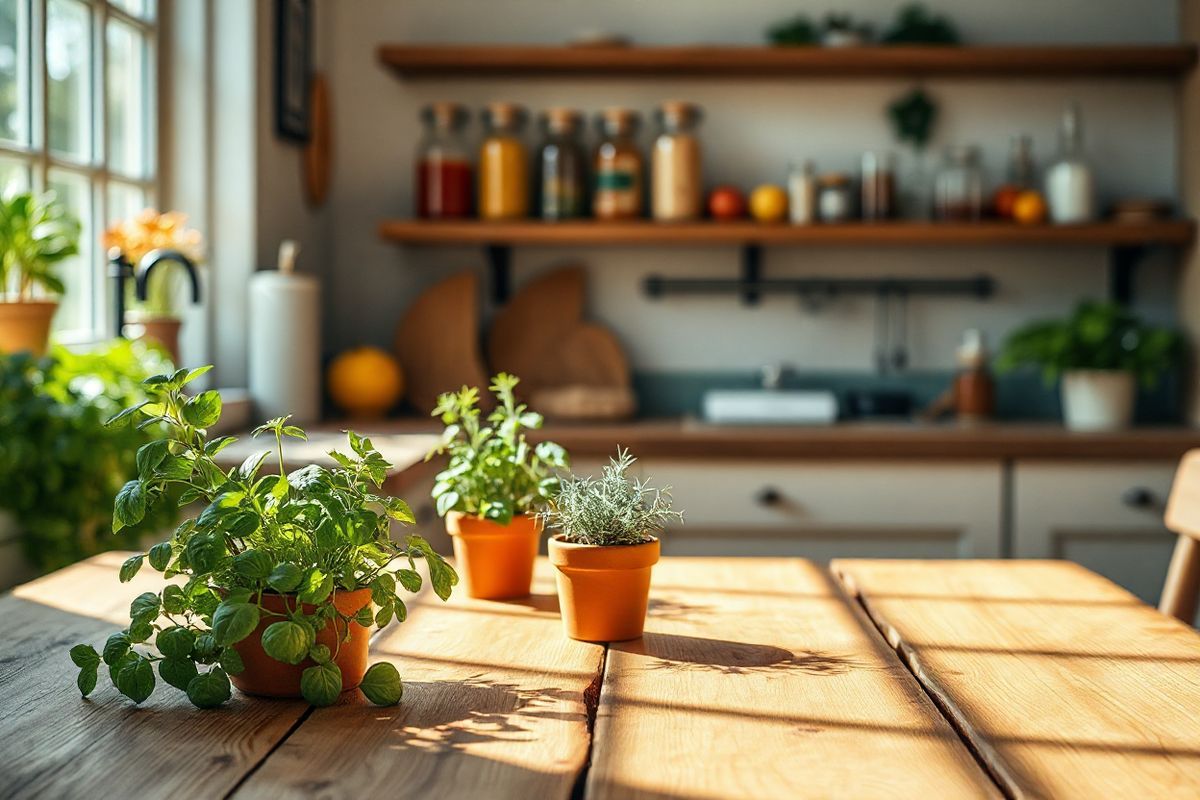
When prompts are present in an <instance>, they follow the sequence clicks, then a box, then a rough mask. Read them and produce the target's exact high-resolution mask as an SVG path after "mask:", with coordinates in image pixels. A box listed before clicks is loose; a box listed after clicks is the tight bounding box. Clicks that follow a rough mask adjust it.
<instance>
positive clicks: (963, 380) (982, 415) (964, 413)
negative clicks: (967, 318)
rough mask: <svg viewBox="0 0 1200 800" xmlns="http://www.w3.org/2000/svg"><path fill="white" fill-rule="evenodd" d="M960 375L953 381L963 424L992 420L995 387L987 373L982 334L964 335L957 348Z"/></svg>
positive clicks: (958, 414) (986, 355) (978, 331)
mask: <svg viewBox="0 0 1200 800" xmlns="http://www.w3.org/2000/svg"><path fill="white" fill-rule="evenodd" d="M957 356H958V374H957V375H956V376H955V377H954V410H955V413H956V414H957V416H958V419H959V420H960V421H962V422H978V421H980V420H985V419H990V418H991V417H992V415H993V414H995V412H996V386H995V383H994V381H993V380H992V375H991V373H990V372H989V371H988V352H987V342H986V340H985V339H984V336H983V331H980V330H976V329H974V328H972V329H971V330H968V331H966V332H964V333H963V340H962V344H960V345H959V346H958V354H957Z"/></svg>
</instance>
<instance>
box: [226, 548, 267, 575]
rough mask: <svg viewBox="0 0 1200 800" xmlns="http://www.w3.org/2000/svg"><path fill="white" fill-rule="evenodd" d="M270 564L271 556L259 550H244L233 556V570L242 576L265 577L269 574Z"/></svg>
mask: <svg viewBox="0 0 1200 800" xmlns="http://www.w3.org/2000/svg"><path fill="white" fill-rule="evenodd" d="M271 566H272V560H271V557H270V556H269V555H267V554H266V553H264V552H262V551H261V550H253V549H251V550H246V551H245V552H242V553H238V554H237V555H236V556H234V557H233V571H234V572H236V573H237V574H238V575H241V576H242V577H243V578H250V579H252V580H261V579H263V578H266V577H267V576H268V575H270V574H271Z"/></svg>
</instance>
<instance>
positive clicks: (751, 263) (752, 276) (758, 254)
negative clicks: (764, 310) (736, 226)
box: [741, 244, 762, 306]
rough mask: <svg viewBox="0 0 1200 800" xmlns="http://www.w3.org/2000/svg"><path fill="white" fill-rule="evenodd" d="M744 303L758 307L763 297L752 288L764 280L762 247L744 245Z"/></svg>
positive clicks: (742, 276)
mask: <svg viewBox="0 0 1200 800" xmlns="http://www.w3.org/2000/svg"><path fill="white" fill-rule="evenodd" d="M741 280H742V303H743V304H745V305H748V306H756V305H758V301H759V300H760V299H761V295H760V293H759V291H758V290H757V289H753V288H750V287H752V286H754V285H756V284H757V283H758V282H759V281H760V280H762V245H760V244H745V245H742V263H741Z"/></svg>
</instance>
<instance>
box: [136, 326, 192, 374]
mask: <svg viewBox="0 0 1200 800" xmlns="http://www.w3.org/2000/svg"><path fill="white" fill-rule="evenodd" d="M130 322H133V323H134V324H137V325H141V326H142V336H141V338H143V339H148V340H149V341H152V342H158V343H159V344H161V345H162V346H163V348H164V349H166V351H167V353H168V354H169V355H170V356H171V363H172V364H175V365H176V366H178V365H179V329H180V327H182V325H183V320H181V319H178V318H176V317H135V318H133V319H131V320H130Z"/></svg>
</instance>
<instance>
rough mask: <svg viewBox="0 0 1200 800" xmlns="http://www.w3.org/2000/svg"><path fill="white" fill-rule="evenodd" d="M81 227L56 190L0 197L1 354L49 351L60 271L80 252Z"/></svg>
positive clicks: (56, 308) (61, 288) (60, 285)
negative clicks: (58, 272)
mask: <svg viewBox="0 0 1200 800" xmlns="http://www.w3.org/2000/svg"><path fill="white" fill-rule="evenodd" d="M79 230H80V229H79V221H78V220H76V219H75V218H73V217H72V216H71V215H70V214H69V213H68V212H67V208H66V206H64V205H63V204H62V203H60V202H58V200H57V199H55V195H54V193H53V192H46V193H45V194H40V195H34V194H31V193H29V192H23V193H21V194H15V195H12V196H10V197H6V198H3V199H0V353H17V352H21V351H28V352H30V353H33V354H34V355H37V356H40V355H42V354H44V353H45V352H46V345H47V343H48V342H49V340H50V321H51V320H52V319H53V318H54V312H55V311H57V310H58V301H57V300H56V299H55V298H56V297H57V296H58V295H61V294H62V293H63V291H64V289H65V287H64V286H63V282H62V281H61V280H60V279H59V277H58V275H57V274H56V270H57V267H58V265H59V264H60V263H61V262H62V261H64V260H65V259H67V258H70V257H71V256H73V255H75V254H77V253H78V252H79Z"/></svg>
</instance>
